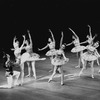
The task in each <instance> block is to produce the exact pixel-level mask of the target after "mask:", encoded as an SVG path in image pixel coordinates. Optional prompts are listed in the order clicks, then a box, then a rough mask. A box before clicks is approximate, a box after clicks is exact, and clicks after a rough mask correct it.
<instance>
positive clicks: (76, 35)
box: [69, 28, 79, 38]
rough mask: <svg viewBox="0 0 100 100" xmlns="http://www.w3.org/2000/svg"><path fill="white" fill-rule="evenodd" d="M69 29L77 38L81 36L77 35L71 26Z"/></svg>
mask: <svg viewBox="0 0 100 100" xmlns="http://www.w3.org/2000/svg"><path fill="white" fill-rule="evenodd" d="M69 30H71V31H72V33H73V34H74V35H75V37H76V38H79V37H78V36H77V35H76V33H75V32H74V31H73V30H72V29H71V28H69Z"/></svg>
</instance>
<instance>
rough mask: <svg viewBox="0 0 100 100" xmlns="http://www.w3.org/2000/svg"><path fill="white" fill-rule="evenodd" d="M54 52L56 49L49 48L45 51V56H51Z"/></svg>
mask: <svg viewBox="0 0 100 100" xmlns="http://www.w3.org/2000/svg"><path fill="white" fill-rule="evenodd" d="M55 54H56V50H55V49H51V50H49V51H48V52H47V53H46V56H53V55H55Z"/></svg>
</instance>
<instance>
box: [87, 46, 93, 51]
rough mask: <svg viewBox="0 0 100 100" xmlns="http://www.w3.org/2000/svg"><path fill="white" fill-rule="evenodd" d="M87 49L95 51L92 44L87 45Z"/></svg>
mask: <svg viewBox="0 0 100 100" xmlns="http://www.w3.org/2000/svg"><path fill="white" fill-rule="evenodd" d="M86 49H88V50H90V51H94V50H95V47H93V46H91V45H88V46H86Z"/></svg>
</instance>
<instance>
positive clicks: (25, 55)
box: [21, 52, 30, 64]
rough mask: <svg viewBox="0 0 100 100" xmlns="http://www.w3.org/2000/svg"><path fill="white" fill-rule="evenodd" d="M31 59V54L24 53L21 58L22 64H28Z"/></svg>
mask: <svg viewBox="0 0 100 100" xmlns="http://www.w3.org/2000/svg"><path fill="white" fill-rule="evenodd" d="M29 58H30V54H29V53H27V52H26V53H23V54H22V56H21V64H22V63H24V62H26V61H27V60H28V59H29Z"/></svg>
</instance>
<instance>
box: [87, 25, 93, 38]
mask: <svg viewBox="0 0 100 100" xmlns="http://www.w3.org/2000/svg"><path fill="white" fill-rule="evenodd" d="M87 26H88V27H89V33H90V37H91V38H92V33H91V26H90V25H87Z"/></svg>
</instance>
